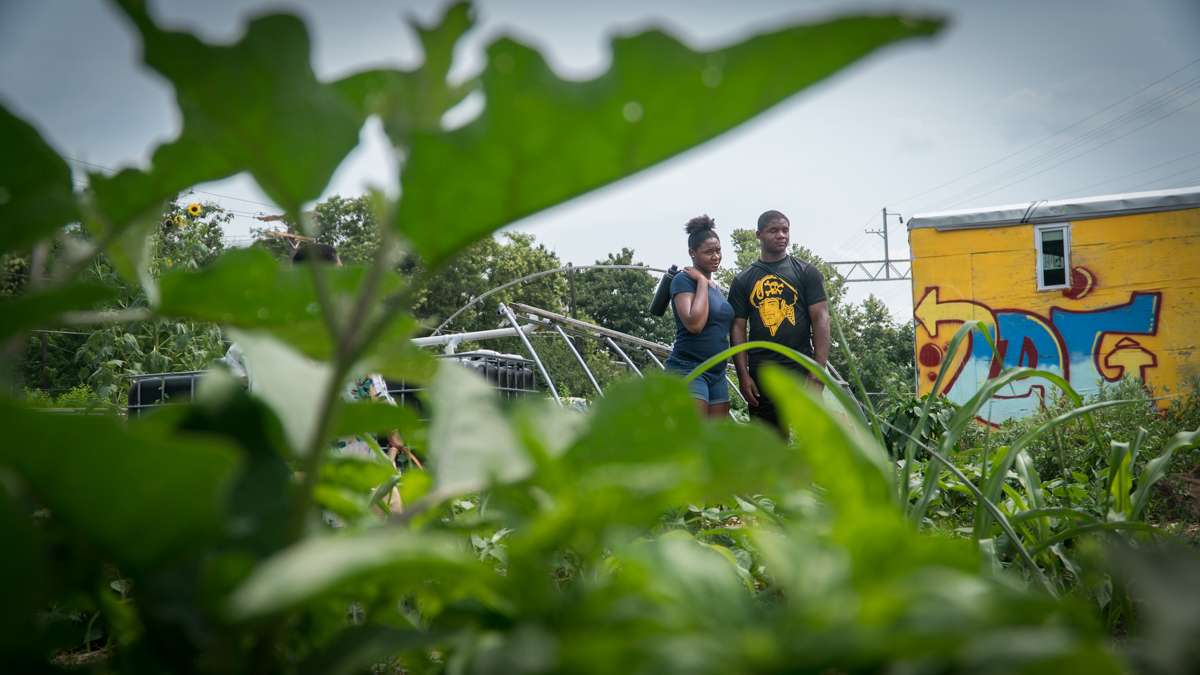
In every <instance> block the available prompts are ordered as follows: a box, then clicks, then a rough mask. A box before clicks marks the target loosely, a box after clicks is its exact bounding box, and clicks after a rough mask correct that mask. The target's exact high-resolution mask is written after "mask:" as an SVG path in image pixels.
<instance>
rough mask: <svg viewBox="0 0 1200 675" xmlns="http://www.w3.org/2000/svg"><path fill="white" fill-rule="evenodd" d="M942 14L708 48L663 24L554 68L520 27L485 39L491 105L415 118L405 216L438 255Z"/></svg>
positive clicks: (402, 222)
mask: <svg viewBox="0 0 1200 675" xmlns="http://www.w3.org/2000/svg"><path fill="white" fill-rule="evenodd" d="M939 25H940V24H939V23H938V22H936V21H932V20H912V19H907V18H903V17H891V16H880V17H856V18H844V19H837V20H833V21H829V22H826V23H821V24H814V25H810V26H797V27H792V28H786V29H784V30H780V31H777V32H773V33H768V34H765V35H759V36H756V37H753V38H751V39H749V40H746V41H745V42H741V43H739V44H736V45H733V46H731V47H727V48H725V49H718V50H715V51H711V52H699V51H695V50H692V49H689V48H688V47H687V46H685V45H684V44H683V43H681V42H679V41H678V40H676V39H675V38H673V37H671V36H669V35H667V34H665V33H662V32H660V31H654V30H652V31H647V32H644V33H641V34H638V35H634V36H631V37H624V38H619V39H616V40H614V41H613V44H612V67H611V68H610V69H609V71H608V72H607V73H605V74H603V75H601V76H600V77H597V78H595V79H593V80H589V81H586V82H568V81H564V80H561V79H559V78H558V76H556V75H555V74H554V72H553V71H552V70H551V69H550V67H549V66H548V65H547V63H546V61H545V59H544V58H543V57H542V55H541V54H539V53H538V52H537V51H535V50H533V49H531V48H530V47H527V46H525V45H523V44H521V43H519V42H517V41H515V40H512V39H501V40H499V41H497V42H495V43H493V44H492V45H491V47H490V48H489V49H488V66H487V69H486V71H485V72H484V73H483V75H482V82H483V94H484V97H485V100H486V108H485V110H484V111H483V113H482V114H481V115H480V116H479V117H478V118H477V119H475V120H474V121H472V122H471V123H469V124H467V125H466V126H464V127H462V128H460V129H457V130H454V131H451V132H448V133H447V132H441V131H437V130H420V129H417V130H414V131H413V133H412V135H411V139H412V140H411V145H410V153H409V157H408V159H407V162H406V166H405V171H404V198H403V200H402V202H401V204H400V208H399V210H398V212H397V223H398V226H399V228H400V229H401V230H402V231H403V232H404V233H405V234H406V235H407V236H408V237H409V239H410V240H411V241H412V242H413V244H414V246H415V247H416V249H417V250H418V251H419V252H420V253H421V254H422V255H423V256H425V258H426V259H427V260H429V261H430V262H431V263H432V264H436V263H438V262H441V261H443V260H445V259H446V258H447V257H448V256H450V255H451V254H452V253H454V252H455V251H457V250H458V249H460V248H462V247H463V246H465V245H467V244H469V243H470V242H472V241H474V240H476V239H478V238H480V237H482V236H483V235H485V234H487V233H489V232H491V231H493V230H495V229H497V228H499V227H501V226H503V225H506V224H508V223H511V222H513V221H515V220H517V219H519V218H523V217H525V216H527V215H530V214H532V213H535V212H537V211H541V210H542V209H546V208H550V207H551V206H554V205H556V204H559V203H562V202H564V201H566V200H568V199H570V198H572V197H575V196H577V195H580V194H582V193H584V192H587V191H589V190H593V189H595V188H598V187H600V186H602V185H605V184H607V183H611V182H613V181H616V180H619V179H621V178H623V177H625V176H628V175H631V174H633V173H636V172H638V171H640V170H642V169H645V168H647V167H650V166H652V165H654V164H656V163H658V162H661V161H663V160H665V159H668V158H670V157H672V156H674V155H677V154H679V153H681V152H683V151H685V150H688V149H689V148H692V147H694V146H697V145H699V144H701V143H703V142H705V141H707V140H709V139H712V138H714V137H716V136H718V135H720V134H722V133H724V132H726V131H728V130H730V129H732V128H734V127H736V126H738V125H739V124H742V123H743V122H746V121H747V120H749V119H751V118H753V117H754V116H755V115H757V114H759V113H761V112H763V111H764V110H767V109H768V108H770V107H772V106H774V105H776V104H778V103H780V102H781V101H783V100H785V99H787V98H788V97H789V96H791V95H793V94H795V93H796V92H798V91H800V90H802V89H804V88H805V87H807V86H809V85H811V84H813V83H815V82H817V81H820V80H821V79H823V78H825V77H828V76H829V75H831V74H833V73H834V72H836V71H838V70H839V69H841V68H843V67H845V66H846V65H847V64H850V63H852V62H854V61H856V60H858V59H860V58H862V57H863V56H865V55H867V54H869V53H870V52H872V51H874V50H875V49H877V48H879V47H881V46H883V45H886V44H889V43H891V42H895V41H897V40H901V39H905V38H909V37H914V36H922V35H929V34H931V33H933V32H934V31H935V30H937V28H938V26H939Z"/></svg>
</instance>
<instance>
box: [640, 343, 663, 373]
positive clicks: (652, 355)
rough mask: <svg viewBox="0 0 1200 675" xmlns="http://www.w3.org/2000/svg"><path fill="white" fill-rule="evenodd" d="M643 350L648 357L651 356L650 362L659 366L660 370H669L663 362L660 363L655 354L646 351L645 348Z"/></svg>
mask: <svg viewBox="0 0 1200 675" xmlns="http://www.w3.org/2000/svg"><path fill="white" fill-rule="evenodd" d="M642 350H643V351H645V352H646V356H649V357H650V360H651V361H653V362H654V363H655V364H657V365H658V367H659V368H662V369H663V370H666V369H667V367H666V366H664V365H663V362H662V361H659V360H658V357H657V356H655V355H654V352H652V351H650V350H649V349H646V348H645V347H643V348H642Z"/></svg>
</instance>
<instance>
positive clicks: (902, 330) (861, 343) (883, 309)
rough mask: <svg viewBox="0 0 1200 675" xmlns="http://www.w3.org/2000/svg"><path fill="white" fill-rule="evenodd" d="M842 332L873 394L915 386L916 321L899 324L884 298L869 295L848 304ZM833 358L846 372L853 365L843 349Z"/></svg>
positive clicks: (842, 371) (909, 390)
mask: <svg viewBox="0 0 1200 675" xmlns="http://www.w3.org/2000/svg"><path fill="white" fill-rule="evenodd" d="M840 321H841V326H842V333H841V334H842V335H844V336H845V338H846V343H847V346H848V347H849V349H850V352H851V353H852V354H853V355H854V358H855V361H856V363H857V364H858V374H859V377H861V378H862V383H863V387H864V388H865V389H866V390H867V391H868V392H870V393H881V394H885V395H889V396H894V395H896V394H899V393H902V392H906V391H907V392H911V391H912V389H913V377H914V371H913V368H914V364H913V324H912V322H911V321H909V322H907V323H903V324H901V323H898V322H896V320H895V319H893V318H892V314H891V312H890V311H889V310H888V308H887V305H885V304H884V303H883V301H882V300H880V299H879V298H877V297H875V296H874V295H871V296H868V297H867V298H866V299H865V300H863V301H862V304H860V305H848V306H847V307H846V308H845V309H844V310H843V312H842V314H841V315H840ZM833 357H835V358H833V359H832V360H834V364H835V367H837V368H838V369H839V372H841V373H842V375H843V376H844V377H845V376H848V373H849V371H848V370H846V369H843V366H845V367H846V368H849V364H848V363H847V362H846V357H845V355H844V353H842V351H841V350H840V349H839V350H835V353H834V355H833Z"/></svg>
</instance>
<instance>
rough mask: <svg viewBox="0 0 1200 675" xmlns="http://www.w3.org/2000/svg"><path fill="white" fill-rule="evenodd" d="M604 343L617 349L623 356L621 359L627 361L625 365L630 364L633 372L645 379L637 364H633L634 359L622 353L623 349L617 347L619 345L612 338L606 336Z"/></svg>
mask: <svg viewBox="0 0 1200 675" xmlns="http://www.w3.org/2000/svg"><path fill="white" fill-rule="evenodd" d="M604 341H605V342H607V343H608V346H609V347H612V348H613V349H615V350H616V351H617V353H618V354H620V355H621V358H623V359H625V363H627V364H629V367H630V368H631V369H632V370H633V372H635V373H637V374H638V377H645V375H642V371H640V370H638V367H637V364H635V363H634V362H633V359H631V358H629V355H628V354H626V353H625V352H623V351H621V348H620V347H618V346H617V343H615V342H613V339H612V338H610V337H608V336H605V338H604Z"/></svg>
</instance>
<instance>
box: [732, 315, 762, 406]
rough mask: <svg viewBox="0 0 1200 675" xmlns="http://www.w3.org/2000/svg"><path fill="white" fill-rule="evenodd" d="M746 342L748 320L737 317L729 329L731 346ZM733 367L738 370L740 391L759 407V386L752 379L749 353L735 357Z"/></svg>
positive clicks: (749, 401) (741, 353) (748, 400)
mask: <svg viewBox="0 0 1200 675" xmlns="http://www.w3.org/2000/svg"><path fill="white" fill-rule="evenodd" d="M744 342H746V319H744V318H742V317H735V318H734V319H733V324H732V325H731V326H730V327H729V346H730V347H736V346H738V345H740V344H742V343H744ZM733 365H734V368H736V369H737V376H738V389H740V390H741V392H742V397H743V398H745V399H746V403H748V404H749V405H753V406H757V405H758V385H757V384H756V383H755V382H754V378H752V377H750V358H749V354H748V353H747V352H738V353H737V354H734V355H733Z"/></svg>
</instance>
